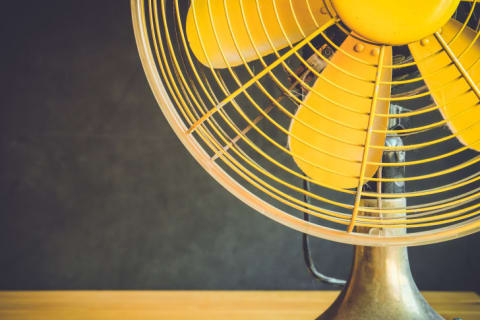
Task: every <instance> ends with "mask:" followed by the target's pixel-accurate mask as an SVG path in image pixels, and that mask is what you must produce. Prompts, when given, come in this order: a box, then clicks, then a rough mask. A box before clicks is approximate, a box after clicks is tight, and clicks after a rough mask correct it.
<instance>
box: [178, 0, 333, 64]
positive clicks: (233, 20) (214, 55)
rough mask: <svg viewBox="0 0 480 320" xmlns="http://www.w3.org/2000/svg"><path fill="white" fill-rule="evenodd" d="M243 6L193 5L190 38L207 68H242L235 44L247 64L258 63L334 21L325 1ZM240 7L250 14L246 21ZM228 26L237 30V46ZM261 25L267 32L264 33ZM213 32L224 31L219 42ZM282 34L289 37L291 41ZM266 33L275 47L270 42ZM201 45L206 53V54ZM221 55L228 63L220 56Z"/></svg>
mask: <svg viewBox="0 0 480 320" xmlns="http://www.w3.org/2000/svg"><path fill="white" fill-rule="evenodd" d="M240 2H241V1H224V0H195V1H192V4H191V7H190V9H189V11H188V16H187V24H186V31H187V38H188V41H189V44H190V48H191V49H192V51H193V53H194V55H195V56H196V57H197V59H198V60H199V61H200V62H201V63H203V64H204V65H207V66H208V65H209V63H208V61H210V63H211V64H212V67H214V68H226V67H227V66H230V67H233V66H237V65H241V64H243V60H242V58H241V55H240V54H239V50H237V47H236V45H235V42H236V43H237V45H238V48H239V49H240V51H241V53H242V55H243V57H244V58H245V59H246V60H247V61H251V60H255V59H259V58H260V57H261V56H264V55H267V54H270V53H272V52H274V51H275V50H280V49H282V48H284V47H286V46H287V45H288V44H289V43H294V42H297V41H299V40H302V39H303V38H304V35H308V34H311V33H312V32H314V31H315V30H316V29H318V28H319V27H320V26H321V25H323V24H324V23H325V22H327V21H328V20H329V19H330V18H331V17H330V16H329V15H328V12H327V10H325V8H324V6H323V1H317V0H302V1H290V0H276V1H272V0H258V1H250V0H248V1H243V2H242V4H240ZM241 6H243V12H246V13H247V14H246V16H245V17H243V15H242V7H241ZM277 13H278V18H277ZM244 18H245V21H246V23H247V24H248V28H247V25H246V24H245V22H244ZM229 21H230V22H229ZM229 23H230V25H231V26H233V28H234V30H233V33H234V36H235V42H234V39H233V37H232V34H231V33H230V32H229V31H228V30H230V27H229ZM262 24H264V25H265V26H266V28H267V30H264V28H263V26H262ZM282 29H283V30H282ZM214 30H217V32H218V31H222V32H220V33H218V37H219V39H218V40H219V41H218V42H217V39H216V37H215V32H214ZM283 31H285V33H286V35H288V39H286V37H285V34H284V33H283ZM266 32H267V33H268V37H270V39H271V40H272V43H273V46H274V47H272V45H271V43H270V42H269V39H268V38H267V35H266ZM250 36H251V37H252V40H253V43H252V41H251V39H250ZM202 43H203V47H204V48H205V49H206V51H204V50H203V48H202ZM222 51H223V53H224V55H225V57H226V61H225V59H224V57H223V56H222V54H221V52H222ZM257 52H259V53H260V56H259V55H258V54H257ZM206 56H208V59H207V57H206Z"/></svg>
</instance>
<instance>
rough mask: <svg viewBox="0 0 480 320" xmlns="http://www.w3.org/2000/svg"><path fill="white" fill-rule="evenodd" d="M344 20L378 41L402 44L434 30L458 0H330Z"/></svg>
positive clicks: (451, 11) (366, 36) (353, 27)
mask: <svg viewBox="0 0 480 320" xmlns="http://www.w3.org/2000/svg"><path fill="white" fill-rule="evenodd" d="M331 2H332V5H333V7H334V9H335V11H336V13H337V15H338V16H339V17H340V19H341V20H342V22H343V23H345V25H347V26H348V27H349V28H350V29H352V31H354V32H355V33H356V34H358V35H360V36H362V37H364V38H366V39H368V40H370V41H373V42H375V43H380V44H389V45H404V44H409V43H412V42H415V41H418V40H421V39H423V38H425V37H427V36H429V35H431V34H433V33H435V32H437V31H439V29H440V28H441V27H442V26H443V25H444V24H445V23H446V22H447V21H448V19H450V17H451V16H452V15H453V13H454V12H455V10H456V8H457V7H458V5H459V3H460V0H420V1H419V0H402V1H385V0H365V1H357V0H331Z"/></svg>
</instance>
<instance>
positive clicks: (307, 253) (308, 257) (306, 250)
mask: <svg viewBox="0 0 480 320" xmlns="http://www.w3.org/2000/svg"><path fill="white" fill-rule="evenodd" d="M303 189H304V190H305V191H310V182H308V181H307V180H303ZM303 200H304V201H305V203H308V204H310V198H309V197H308V196H307V195H306V194H304V195H303ZM303 220H305V221H310V217H309V214H308V213H306V212H304V213H303ZM302 244H303V259H304V261H305V265H306V266H307V269H308V271H309V272H310V273H311V274H312V276H313V277H314V278H316V279H317V280H320V281H321V282H323V283H326V284H330V285H333V286H337V287H343V286H345V284H346V283H347V282H346V281H345V280H342V279H336V278H332V277H329V276H326V275H324V274H323V273H321V272H319V271H318V269H317V267H316V266H315V262H314V261H313V259H312V254H311V250H310V241H309V238H308V235H307V234H306V233H304V234H303V235H302Z"/></svg>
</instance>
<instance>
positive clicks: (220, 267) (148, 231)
mask: <svg viewBox="0 0 480 320" xmlns="http://www.w3.org/2000/svg"><path fill="white" fill-rule="evenodd" d="M2 11H3V15H2V16H3V17H2V20H1V22H0V23H1V24H2V26H1V28H0V33H1V41H2V46H1V50H0V57H1V60H0V61H1V65H2V67H1V69H0V70H1V71H0V74H1V76H0V81H1V86H0V88H1V92H0V102H1V109H0V110H1V111H0V112H1V113H0V148H1V158H0V290H1V289H3V290H5V289H327V288H328V287H326V286H323V285H321V284H319V283H317V282H316V281H314V280H313V279H312V278H311V277H310V275H309V274H308V273H307V271H306V269H305V268H304V265H303V260H302V256H301V243H300V234H298V233H297V232H294V231H292V230H289V229H287V228H285V227H283V226H281V225H279V224H277V223H275V222H273V221H270V220H268V219H267V218H265V217H263V216H262V215H260V214H257V213H255V212H254V211H253V210H252V209H250V208H249V207H247V206H246V205H244V204H243V203H241V202H240V201H239V200H237V199H236V198H234V197H233V196H232V195H230V194H229V193H227V192H226V191H225V190H223V189H222V187H221V186H220V185H219V184H217V183H216V182H215V181H214V180H213V179H212V178H210V177H209V176H208V175H207V174H206V173H205V172H204V171H203V170H202V169H201V168H200V166H199V165H197V163H196V162H195V161H194V160H193V159H192V157H191V156H190V155H189V154H188V153H187V152H186V150H185V149H184V147H183V146H182V145H181V143H180V142H179V141H178V139H177V138H176V137H175V136H174V134H173V132H172V130H171V129H170V128H169V126H168V124H167V123H166V121H165V120H164V118H163V115H162V114H161V112H160V111H159V110H158V108H157V106H156V102H155V101H154V98H153V95H152V93H151V91H150V88H149V87H148V84H147V81H146V78H145V76H144V74H143V70H142V68H141V66H140V61H139V58H138V55H137V51H136V46H135V42H134V38H133V32H132V27H131V21H130V7H129V1H127V0H123V1H119V0H96V1H93V0H88V1H87V0H85V1H64V0H62V1H60V0H56V1H54V0H44V1H9V2H8V4H7V3H5V4H3V10H2ZM479 246H480V236H479V235H473V236H469V237H466V238H463V239H459V240H455V241H450V242H447V243H443V244H437V245H432V246H428V247H420V248H412V249H411V250H410V257H411V262H412V269H413V272H414V276H415V278H416V280H417V283H418V285H419V287H420V288H421V289H423V290H477V291H480V273H479V272H478V270H479V265H480V253H479V252H480V250H478V248H479ZM313 250H314V252H315V253H314V256H315V259H316V261H317V263H318V264H319V268H320V269H321V270H323V271H324V272H325V273H327V274H329V275H332V276H337V277H346V276H347V275H348V271H349V268H350V260H351V253H352V248H351V247H349V246H346V245H339V244H336V243H332V242H328V241H324V240H314V241H313Z"/></svg>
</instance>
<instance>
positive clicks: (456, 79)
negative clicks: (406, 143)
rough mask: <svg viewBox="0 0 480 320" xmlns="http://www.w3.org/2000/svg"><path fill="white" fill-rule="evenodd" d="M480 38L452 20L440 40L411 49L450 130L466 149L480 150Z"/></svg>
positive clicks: (430, 39)
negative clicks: (479, 40) (477, 84)
mask: <svg viewBox="0 0 480 320" xmlns="http://www.w3.org/2000/svg"><path fill="white" fill-rule="evenodd" d="M462 29H463V30H462ZM459 31H462V32H461V33H459ZM457 34H458V36H456V35H457ZM478 37H479V34H477V33H476V32H475V31H473V30H472V29H470V28H469V27H466V26H464V25H463V24H461V23H459V22H457V21H455V20H451V21H450V22H449V23H448V24H447V25H445V26H444V27H443V28H442V32H441V33H440V34H439V39H437V38H436V37H435V36H430V37H427V38H425V39H423V40H422V41H420V42H417V43H413V44H411V45H410V46H409V48H410V51H411V52H412V56H413V57H414V58H415V60H416V61H417V65H418V68H419V69H420V72H421V73H422V75H423V77H424V80H425V83H426V84H427V85H428V87H429V89H430V91H431V94H432V96H433V98H434V100H435V102H436V103H437V104H438V106H439V107H440V111H441V113H442V115H443V117H444V118H445V120H446V123H447V125H448V126H449V128H450V130H452V132H453V133H454V134H457V138H458V139H459V140H460V141H461V142H462V143H463V144H464V145H465V146H468V147H470V148H472V149H475V150H477V151H480V145H479V138H480V106H479V105H478V104H479V91H478V88H477V86H476V83H479V82H480V65H479V63H478V61H479V57H480V44H479V43H478V41H477V39H478ZM452 40H453V41H452Z"/></svg>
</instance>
